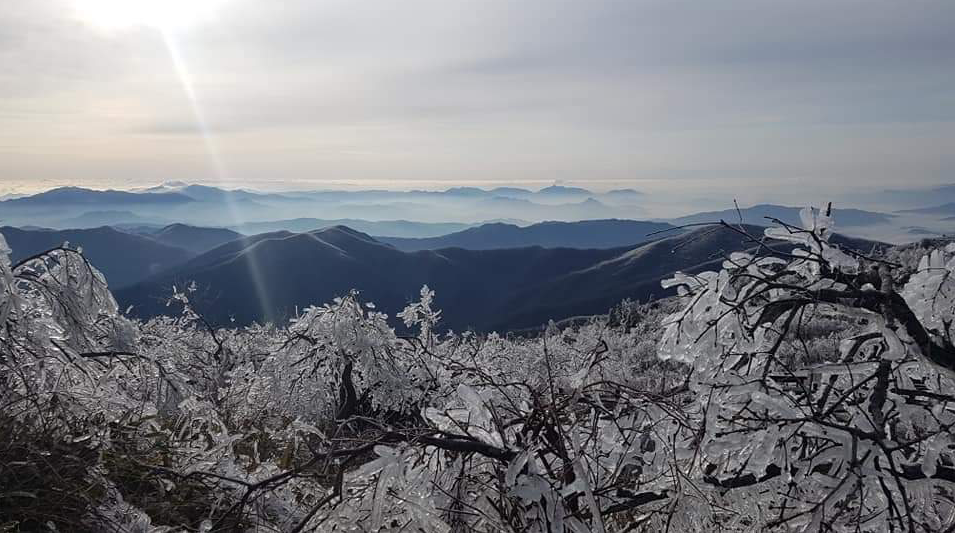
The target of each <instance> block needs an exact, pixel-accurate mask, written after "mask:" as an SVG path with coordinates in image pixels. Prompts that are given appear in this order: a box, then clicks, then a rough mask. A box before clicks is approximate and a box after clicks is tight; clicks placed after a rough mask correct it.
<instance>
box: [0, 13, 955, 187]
mask: <svg viewBox="0 0 955 533" xmlns="http://www.w3.org/2000/svg"><path fill="white" fill-rule="evenodd" d="M72 1H73V0H49V1H48V2H19V3H16V4H15V7H14V8H13V9H7V10H4V11H3V12H0V62H2V64H3V65H4V69H3V70H2V72H0V96H2V97H3V98H2V101H0V163H4V162H6V163H7V166H8V167H10V168H17V169H18V170H19V171H20V172H25V173H29V171H30V169H31V165H32V164H33V163H31V162H33V161H34V159H32V158H34V157H35V155H31V154H36V153H37V152H38V151H39V150H40V149H41V148H42V147H43V146H47V147H48V148H49V151H50V152H51V153H53V154H59V155H60V159H59V161H60V165H59V167H58V166H57V165H56V164H54V163H50V162H44V164H42V165H39V164H36V165H35V168H36V169H37V173H38V174H40V173H42V177H44V178H45V179H59V178H62V179H67V177H68V176H71V175H72V176H76V175H77V174H78V172H77V169H79V170H80V172H79V174H84V171H83V169H84V168H86V172H85V173H87V174H90V173H93V172H94V170H95V172H100V173H102V172H105V173H106V174H108V175H110V176H111V177H112V178H113V179H115V180H117V181H120V180H122V179H124V176H121V175H113V174H114V173H118V172H128V169H129V168H130V165H129V162H128V159H129V158H128V157H127V156H123V161H122V164H119V163H117V164H116V165H115V170H110V168H111V166H110V165H109V164H106V163H104V162H108V161H110V160H111V159H112V158H118V157H120V156H119V155H117V154H140V153H155V154H157V156H161V157H163V158H164V160H167V161H169V164H170V165H174V166H176V167H177V168H183V169H187V171H188V169H192V171H193V172H195V173H196V174H197V175H201V174H203V173H206V172H208V168H207V165H206V164H205V163H203V162H202V161H203V150H204V148H203V146H204V145H203V143H202V142H200V141H201V139H199V135H200V134H201V132H200V129H199V128H198V127H197V125H196V118H195V116H194V113H193V109H192V107H191V105H190V103H189V101H188V99H187V97H186V94H185V92H184V91H183V87H182V85H181V80H179V79H178V77H177V73H176V71H175V69H174V68H172V65H171V63H170V61H169V57H168V53H167V51H166V50H165V48H164V45H163V41H162V39H161V36H160V35H159V34H158V33H157V32H156V31H155V30H150V29H148V28H132V29H128V30H125V31H111V32H103V31H101V30H98V29H97V28H94V27H92V26H90V25H89V24H84V23H83V22H82V21H79V20H77V19H76V18H75V17H74V16H73V15H72V13H73V11H72V10H71V9H70V6H71V2H72ZM196 1H201V0H196ZM953 19H955V3H952V2H948V1H947V0H937V1H927V0H926V1H923V0H916V1H914V2H905V3H902V2H897V1H894V0H847V1H845V2H831V1H822V0H800V1H793V2H765V1H762V0H724V1H720V2H691V1H688V0H653V1H650V0H597V1H594V2H579V1H575V0H524V1H521V2H513V1H510V0H482V1H480V2H477V1H463V0H408V1H406V2H390V1H369V2H359V3H356V2H351V1H347V0H323V1H321V2H314V1H311V0H285V1H283V2H260V1H257V0H228V1H227V2H226V3H225V4H224V6H223V7H222V9H221V10H220V12H219V13H218V15H217V17H216V18H215V19H214V20H212V21H209V22H208V23H206V24H204V25H201V26H196V27H192V28H188V29H184V30H182V31H179V32H177V33H176V34H175V35H173V38H174V39H175V40H176V43H177V45H178V46H179V48H180V50H181V53H182V57H183V60H184V62H185V64H186V67H187V69H188V72H189V74H190V76H191V78H192V79H191V82H192V84H193V86H194V89H195V94H196V96H197V98H198V105H199V106H200V109H201V110H202V112H203V114H204V116H205V119H206V121H207V123H208V125H209V126H210V128H211V129H212V131H213V133H214V134H215V135H216V137H217V139H218V144H219V146H220V147H221V151H222V157H223V159H224V160H225V161H226V163H227V164H228V167H229V168H231V169H233V170H232V172H234V173H236V176H235V177H236V179H239V180H241V179H250V180H251V179H255V178H256V176H260V175H261V174H262V173H263V172H265V171H264V170H262V169H263V168H266V167H268V166H271V168H272V170H271V172H272V173H274V174H280V175H287V176H289V179H295V180H304V179H314V180H319V181H320V180H321V179H324V178H323V176H328V177H331V176H334V177H341V176H353V177H355V179H360V177H361V176H365V177H367V178H368V179H377V180H385V179H390V178H392V177H406V176H421V177H423V178H427V179H448V180H453V179H455V178H458V179H468V180H480V179H481V178H482V176H483V177H484V179H487V180H489V181H491V180H495V181H499V180H502V179H505V180H508V179H509V180H513V181H514V182H515V183H519V182H520V181H521V180H522V179H523V180H532V179H533V180H540V179H549V178H550V179H558V178H559V179H567V180H570V181H574V182H579V183H583V184H586V182H588V180H626V179H635V178H646V177H647V176H653V177H654V179H662V183H666V179H664V178H670V179H673V180H680V179H687V176H691V177H692V178H693V179H697V180H700V182H701V183H708V184H709V186H711V187H713V188H721V187H730V186H733V187H735V186H738V185H735V184H736V183H738V182H737V181H733V180H738V179H742V178H741V176H751V177H750V178H747V179H753V180H757V179H758V180H773V179H778V180H779V183H789V182H790V181H789V180H792V179H793V176H810V177H811V178H810V179H814V180H818V181H820V182H824V181H826V179H827V178H826V176H827V175H828V174H830V173H838V175H840V176H844V177H846V178H847V179H848V180H850V181H849V182H846V183H862V182H864V181H867V180H868V181H871V180H876V181H878V180H882V181H889V180H891V179H893V177H894V176H895V175H896V174H897V173H905V174H906V175H908V176H912V177H914V178H913V179H923V180H925V181H929V180H935V179H938V177H939V176H940V175H942V174H944V173H946V172H948V171H950V170H951V169H952V168H953V167H955V159H953V158H955V155H952V154H951V153H950V150H944V149H941V148H939V147H940V146H941V145H943V144H944V143H943V142H942V141H944V139H945V138H949V139H950V138H952V136H953V135H955V126H953V119H955V116H953V115H955V112H953V111H951V110H952V109H955V106H953V105H952V104H953V103H955V101H953V96H951V95H953V94H955V32H951V31H950V21H951V20H953ZM4 131H6V132H7V133H3V132H4ZM11 131H15V132H16V133H15V134H13V133H9V132H11ZM79 132H82V133H79ZM913 132H915V134H916V135H917V138H918V139H919V141H921V142H920V143H918V144H916V145H915V146H912V143H911V142H909V139H911V135H913ZM94 140H95V143H94V144H95V147H94V148H93V149H91V150H92V152H91V151H90V150H85V149H83V147H85V146H87V145H89V144H90V143H93V141H94ZM903 147H904V150H905V151H903ZM76 153H83V154H84V157H83V158H77V156H76V155H75V154H76ZM356 153H365V154H368V153H371V154H379V160H377V161H374V160H369V161H359V160H357V159H358V158H356V157H354V155H347V154H356ZM335 154H339V155H335ZM389 154H390V155H389ZM270 158H271V159H270ZM90 159H95V160H97V161H99V162H100V163H99V164H97V165H96V166H95V167H92V166H88V167H84V166H83V165H85V164H87V163H85V162H84V161H88V160H90ZM899 162H904V164H903V165H902V166H900V165H899ZM249 169H256V170H255V172H254V174H255V175H253V172H252V171H250V170H249ZM246 173H248V174H246ZM0 179H2V178H0ZM853 180H854V181H853Z"/></svg>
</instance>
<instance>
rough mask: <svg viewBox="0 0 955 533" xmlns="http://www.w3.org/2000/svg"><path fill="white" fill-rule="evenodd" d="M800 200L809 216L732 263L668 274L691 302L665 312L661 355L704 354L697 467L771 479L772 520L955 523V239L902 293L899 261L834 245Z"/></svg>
mask: <svg viewBox="0 0 955 533" xmlns="http://www.w3.org/2000/svg"><path fill="white" fill-rule="evenodd" d="M801 215H802V220H803V225H804V227H803V228H794V227H789V226H784V227H779V228H771V229H768V230H766V233H765V238H763V239H758V238H756V237H752V236H751V239H750V242H751V244H752V250H751V251H749V252H747V253H735V254H733V255H731V256H730V257H729V258H727V259H726V261H725V262H724V263H723V269H722V270H721V271H720V272H719V273H716V272H704V273H700V274H695V275H682V274H681V275H677V276H676V277H674V278H673V279H671V280H668V281H666V282H664V286H665V287H666V286H677V287H679V290H680V297H681V299H683V300H684V301H685V306H684V308H683V309H682V310H680V311H678V312H677V313H674V314H672V315H671V316H669V317H668V318H667V319H666V320H665V322H664V327H665V332H664V335H663V338H662V340H661V343H660V357H661V358H663V359H673V360H677V361H681V362H686V363H688V364H690V365H691V366H692V375H691V376H690V385H691V388H692V389H693V390H694V391H695V392H696V394H697V402H698V405H699V409H700V412H701V413H702V414H703V419H702V423H703V425H704V430H703V432H702V434H701V435H702V439H700V440H699V441H698V442H693V443H688V444H689V445H691V446H693V447H695V449H697V450H698V452H699V461H700V463H699V465H698V468H699V475H700V477H701V479H702V480H703V481H704V482H706V483H708V484H710V485H712V486H715V487H724V488H735V487H746V486H753V485H757V484H763V485H766V489H765V490H767V491H771V493H772V494H774V495H773V496H771V497H768V498H767V499H766V500H765V501H764V502H763V504H762V507H763V508H764V509H765V510H767V511H771V512H767V513H766V515H765V516H764V517H763V520H764V524H765V527H786V528H796V529H799V530H804V531H818V530H820V529H825V528H834V529H844V528H846V529H851V528H853V527H857V526H858V527H862V528H863V529H865V530H878V531H882V530H890V529H892V528H895V529H900V530H926V531H934V530H936V528H939V527H942V526H943V525H951V523H952V519H953V514H952V512H953V507H952V502H951V500H949V499H948V498H945V497H940V495H941V494H943V493H944V491H950V490H951V489H952V488H953V487H952V485H951V483H952V482H953V481H955V477H953V476H952V474H953V473H955V471H953V470H951V469H950V466H949V465H951V464H952V462H951V461H952V459H953V457H952V456H951V446H952V444H953V442H952V438H951V435H952V433H951V428H952V427H953V425H955V413H953V410H952V406H951V403H950V402H951V401H953V400H955V397H952V396H950V394H951V391H952V390H955V387H953V385H955V384H953V382H952V374H951V372H950V371H947V369H943V370H942V371H939V368H938V367H937V366H936V365H934V364H932V363H933V362H934V361H935V360H937V359H939V357H942V356H940V355H939V352H941V353H942V354H944V353H945V351H946V350H950V348H951V342H950V336H949V334H948V328H949V326H950V324H951V317H952V305H951V302H950V301H948V300H946V298H947V297H948V295H950V294H951V288H950V287H949V286H948V285H947V284H948V283H949V281H948V272H949V271H950V270H949V269H950V266H951V264H952V262H951V250H950V249H946V250H944V251H943V250H936V251H934V252H932V253H931V254H930V256H929V257H927V258H925V259H923V260H922V263H921V264H920V267H919V270H918V272H916V273H915V274H914V275H913V276H912V277H911V279H910V280H909V282H908V284H907V285H906V286H905V289H904V291H903V295H902V296H900V295H898V294H897V293H895V292H894V290H895V289H894V287H895V285H896V284H895V282H894V281H893V280H892V277H891V276H892V274H890V270H889V269H891V268H893V265H889V264H887V263H884V262H878V261H877V260H874V259H870V258H866V257H865V256H863V255H862V254H858V253H849V252H846V251H844V250H842V249H840V248H839V247H837V246H835V245H833V244H831V242H830V238H831V236H832V228H833V224H832V219H831V217H829V216H828V215H823V214H820V213H818V212H817V211H815V210H812V209H810V208H807V209H804V210H803V211H802V213H801ZM732 229H734V230H736V231H739V232H740V233H743V234H745V229H743V228H732ZM778 241H784V242H787V243H793V244H796V245H797V247H796V248H795V249H794V250H788V249H785V248H784V247H781V246H779V245H778V244H777V243H778ZM946 254H947V255H946ZM869 272H875V273H877V274H881V275H869ZM899 274H903V273H901V272H898V273H896V275H899ZM876 285H879V286H878V287H877V286H876ZM903 296H904V298H903ZM833 321H834V322H836V323H838V324H839V325H840V327H839V328H838V329H835V330H832V329H830V330H829V331H826V330H827V326H826V324H827V323H830V322H833ZM926 330H927V331H929V332H931V333H932V335H933V336H934V337H935V339H934V340H935V342H934V343H933V342H929V340H928V339H927V338H926V336H925V331H926ZM940 491H941V492H940ZM850 510H851V512H850Z"/></svg>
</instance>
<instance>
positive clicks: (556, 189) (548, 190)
mask: <svg viewBox="0 0 955 533" xmlns="http://www.w3.org/2000/svg"><path fill="white" fill-rule="evenodd" d="M537 193H538V194H569V195H592V194H593V193H592V192H590V191H589V190H587V189H582V188H580V187H565V186H563V185H551V186H549V187H544V188H543V189H541V190H539V191H537Z"/></svg>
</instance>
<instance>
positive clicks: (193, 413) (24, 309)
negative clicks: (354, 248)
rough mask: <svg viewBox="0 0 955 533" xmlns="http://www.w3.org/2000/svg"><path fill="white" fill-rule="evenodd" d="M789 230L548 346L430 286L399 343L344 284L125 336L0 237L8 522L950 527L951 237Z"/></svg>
mask: <svg viewBox="0 0 955 533" xmlns="http://www.w3.org/2000/svg"><path fill="white" fill-rule="evenodd" d="M802 218H803V223H802V226H803V227H795V226H790V225H786V224H782V225H781V226H780V227H777V228H772V229H770V230H767V232H766V233H767V234H766V235H764V236H758V235H754V236H752V247H751V249H750V250H749V251H748V252H746V253H734V254H733V255H732V256H730V257H726V258H725V261H724V263H723V265H722V269H721V270H720V271H719V272H706V273H702V274H697V275H683V274H677V275H675V276H674V277H673V279H671V280H668V281H667V282H666V283H665V284H666V285H668V286H677V287H679V292H680V296H679V297H678V298H677V299H676V301H664V302H659V303H656V304H650V305H634V304H629V303H625V304H622V305H621V306H620V307H619V308H617V309H615V310H614V311H613V312H611V313H610V314H609V315H608V316H607V317H606V318H602V319H595V320H593V321H591V322H590V323H588V324H585V325H579V326H575V327H573V328H565V329H561V328H558V327H556V326H554V325H551V326H550V327H549V328H547V329H546V330H545V331H544V332H543V333H542V334H541V335H540V336H537V337H502V336H498V335H494V334H490V335H481V336H479V335H475V334H471V333H467V332H464V333H447V332H443V331H442V329H441V328H440V327H439V324H440V320H441V314H440V311H439V310H437V309H434V308H433V306H432V296H433V293H432V292H431V291H430V290H429V289H428V288H427V287H424V288H423V289H422V290H421V297H420V301H418V302H416V303H414V304H412V305H410V306H409V307H408V308H407V309H406V310H405V311H404V312H402V313H400V315H399V316H398V318H399V319H401V320H403V321H404V323H405V324H406V325H407V326H408V327H410V328H412V329H413V331H415V332H417V333H416V334H415V335H413V336H399V335H397V334H396V333H395V331H394V329H393V328H392V327H391V326H390V325H389V323H388V320H387V317H386V316H384V315H383V314H381V313H379V312H377V311H376V310H375V308H374V306H373V304H371V303H370V302H364V301H362V300H361V298H360V295H359V294H358V293H353V294H351V295H348V296H346V297H343V298H341V299H337V300H335V301H334V302H331V303H329V304H327V305H324V306H321V307H313V308H310V309H308V310H305V311H304V312H302V313H301V314H300V316H298V317H297V318H296V319H295V320H293V321H292V322H291V323H288V324H281V325H267V326H259V325H256V326H252V327H248V328H236V329H224V328H214V327H212V326H210V325H209V323H208V322H206V321H205V320H204V318H203V317H202V316H200V315H199V314H198V313H196V312H195V311H194V310H193V308H192V307H191V306H190V302H189V297H190V294H191V293H190V288H189V287H180V288H179V290H178V291H176V293H175V294H173V295H172V297H171V299H170V305H174V306H178V307H179V308H181V309H182V313H181V314H179V315H178V316H177V317H175V318H157V319H154V320H151V321H149V322H137V321H133V320H130V319H128V318H126V317H125V316H124V314H123V313H122V312H120V310H119V309H117V305H116V303H115V300H114V299H113V297H112V295H111V293H110V291H109V290H108V288H107V285H106V280H105V279H103V277H102V276H101V275H100V274H99V273H98V272H97V271H96V270H95V269H94V268H93V267H92V266H91V265H90V264H89V263H88V262H87V261H86V260H85V259H84V258H83V255H82V253H81V251H79V250H73V249H71V248H70V247H69V246H68V245H64V246H63V247H60V248H57V249H54V250H51V251H49V252H47V253H44V254H40V255H37V256H35V257H32V258H28V259H25V260H23V261H21V262H19V263H18V264H11V262H10V261H9V259H8V256H9V254H10V250H9V249H8V248H7V246H6V243H5V241H4V240H3V239H2V237H0V328H2V329H0V435H2V436H3V438H0V530H13V531H16V530H18V529H19V530H24V531H28V530H29V531H32V530H51V531H75V530H90V531H234V530H240V531H241V530H245V531H427V532H432V531H434V532H441V531H446V532H464V531H479V532H498V531H514V532H518V531H529V532H545V531H548V532H565V531H566V532H581V533H583V532H589V531H598V532H599V531H607V532H610V531H666V530H669V531H715V530H719V531H753V530H779V531H790V530H795V531H941V530H945V529H946V528H951V527H953V525H955V492H953V491H955V462H953V459H955V457H953V442H952V441H953V438H952V431H951V429H952V426H953V424H955V412H953V408H955V403H953V402H955V395H953V394H955V387H953V371H955V370H953V369H955V340H953V327H955V326H953V318H955V280H953V278H952V274H953V272H955V248H953V247H952V246H946V247H942V248H938V249H932V250H928V251H927V254H926V255H925V256H924V257H923V258H921V259H920V262H919V263H918V265H917V267H916V266H914V265H905V264H898V263H895V262H893V261H892V260H889V259H888V258H886V257H879V258H876V257H867V256H864V255H862V254H859V253H856V252H853V251H849V250H842V249H839V248H837V247H835V246H833V245H830V243H829V236H830V234H831V232H832V220H831V218H830V216H829V215H828V213H824V212H818V211H813V210H809V209H807V210H804V211H803V213H802ZM729 227H734V226H729ZM737 230H738V231H740V232H745V231H746V230H745V229H744V228H743V227H738V228H737ZM769 237H771V238H772V239H773V240H774V241H775V242H777V243H778V242H779V241H780V240H782V241H785V242H786V245H785V246H782V247H780V246H776V245H774V246H772V247H771V246H770V245H769V244H767V243H768V242H769Z"/></svg>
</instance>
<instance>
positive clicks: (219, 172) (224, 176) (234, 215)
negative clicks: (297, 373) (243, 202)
mask: <svg viewBox="0 0 955 533" xmlns="http://www.w3.org/2000/svg"><path fill="white" fill-rule="evenodd" d="M160 33H161V34H162V39H163V43H164V44H165V46H166V50H167V51H168V52H169V58H170V61H171V62H172V66H173V69H174V70H175V72H176V76H177V77H178V78H179V84H180V85H181V86H182V91H183V94H185V96H186V100H188V101H189V107H190V109H191V111H192V115H193V119H194V120H195V122H196V129H197V130H198V133H199V136H200V137H201V138H202V143H203V147H204V148H205V152H206V156H207V157H208V159H209V164H210V167H211V168H212V173H213V176H214V178H215V181H216V182H217V184H218V185H220V186H221V187H222V188H227V186H228V184H229V182H230V180H229V173H228V170H227V169H226V165H225V162H224V161H223V159H222V155H221V153H220V151H219V146H218V143H217V142H216V138H215V135H214V134H213V132H212V129H211V128H210V127H209V123H208V121H207V120H206V116H205V113H204V112H203V109H202V105H201V103H200V101H199V97H198V96H197V94H196V88H195V83H194V82H193V79H192V74H191V73H190V71H189V67H188V66H187V65H186V62H185V61H184V60H183V57H182V53H181V51H180V49H179V45H178V43H177V42H176V39H175V38H174V36H173V35H172V33H171V32H170V31H169V30H167V29H160ZM225 205H226V209H227V210H228V215H229V217H230V218H231V219H232V223H233V225H240V224H242V223H243V222H244V221H245V217H243V216H242V214H241V212H240V208H239V206H237V205H235V201H234V199H233V198H232V197H231V196H228V195H227V196H226V197H225ZM243 255H244V257H245V261H246V264H247V265H248V267H249V274H250V275H251V277H252V283H253V285H254V287H253V290H254V291H255V293H256V297H257V298H258V301H259V305H260V307H261V312H262V315H261V316H262V317H263V319H266V318H268V317H269V316H270V314H271V309H272V306H271V301H270V298H269V294H268V291H267V290H265V284H264V280H263V277H262V273H261V269H260V268H259V265H258V263H257V262H256V260H255V257H254V255H253V254H243Z"/></svg>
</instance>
